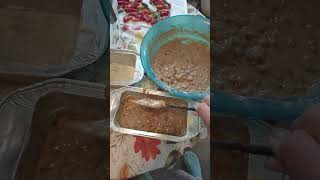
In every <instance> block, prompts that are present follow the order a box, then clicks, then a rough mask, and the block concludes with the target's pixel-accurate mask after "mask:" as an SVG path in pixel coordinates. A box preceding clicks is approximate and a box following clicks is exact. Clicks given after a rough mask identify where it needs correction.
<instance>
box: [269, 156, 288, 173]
mask: <svg viewBox="0 0 320 180" xmlns="http://www.w3.org/2000/svg"><path fill="white" fill-rule="evenodd" d="M265 166H266V167H267V168H268V169H271V170H273V171H277V172H281V173H285V169H284V167H283V166H282V164H281V162H280V161H279V160H277V159H275V158H271V159H269V160H267V162H266V165H265Z"/></svg>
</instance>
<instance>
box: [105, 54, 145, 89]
mask: <svg viewBox="0 0 320 180" xmlns="http://www.w3.org/2000/svg"><path fill="white" fill-rule="evenodd" d="M112 53H114V54H129V55H134V56H135V57H136V59H135V73H134V76H133V78H132V80H131V81H128V82H120V81H110V85H114V86H129V85H132V84H135V83H137V82H139V81H141V79H142V78H143V75H144V69H143V66H142V63H141V59H140V55H139V54H137V53H136V52H135V51H132V50H119V49H111V50H110V56H111V54H112Z"/></svg>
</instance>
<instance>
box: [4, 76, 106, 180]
mask: <svg viewBox="0 0 320 180" xmlns="http://www.w3.org/2000/svg"><path fill="white" fill-rule="evenodd" d="M104 91H105V86H104V85H101V84H95V83H87V82H82V81H74V80H67V79H53V80H48V81H44V82H41V83H38V84H34V85H32V86H29V87H25V88H22V89H18V90H16V91H14V92H12V93H11V94H9V95H7V96H6V97H5V98H4V99H3V100H2V101H1V102H0V142H1V143H0V149H1V151H0V179H2V180H13V179H15V180H20V179H23V180H31V179H44V177H45V176H43V174H40V176H39V173H38V174H37V171H36V169H37V167H39V162H48V168H49V170H50V167H51V162H52V163H54V162H55V163H54V164H53V165H52V166H54V168H52V169H51V170H52V171H54V169H55V168H62V167H63V165H61V164H60V165H59V163H58V161H55V159H59V157H60V156H59V157H56V158H54V157H53V158H52V161H41V157H42V155H41V154H42V153H43V152H44V151H43V150H44V149H43V148H44V146H47V144H46V136H48V137H50V133H51V135H52V133H54V132H55V129H53V131H52V129H51V131H50V128H49V127H50V124H53V123H56V122H57V121H58V120H59V119H61V118H63V119H64V120H63V121H66V122H69V121H71V120H76V121H78V120H79V121H81V122H82V121H85V122H87V121H93V122H95V121H99V120H103V119H105V117H106V116H107V108H108V107H107V106H108V104H107V103H106V101H105V99H104ZM58 124H59V123H58ZM63 127H64V126H63ZM105 127H106V128H105V129H106V134H108V130H109V128H108V127H109V126H108V121H106V126H105ZM66 132H68V131H66ZM71 132H74V131H71ZM71 135H72V136H73V135H79V136H75V137H78V138H79V142H80V144H81V141H84V140H85V142H87V143H88V144H85V145H87V149H85V150H86V152H85V153H84V155H80V154H79V156H77V157H75V156H73V155H70V156H65V157H68V158H75V159H73V160H72V159H71V160H72V161H70V162H71V163H72V162H73V163H78V162H80V164H78V165H77V167H78V168H76V170H75V169H72V168H70V169H68V171H67V172H68V175H72V178H69V179H73V178H76V177H78V179H81V178H83V177H87V176H86V175H88V179H90V177H91V178H94V177H97V175H99V176H100V177H99V178H95V179H105V178H106V177H107V172H108V170H106V168H107V167H106V166H107V165H108V159H107V154H108V149H107V150H106V149H103V147H105V143H108V142H107V140H105V139H104V140H101V139H97V138H95V137H89V135H86V134H82V133H78V132H74V134H73V133H71ZM52 137H55V136H51V138H52ZM68 137H69V136H68ZM68 137H66V138H60V140H66V141H67V139H68ZM107 139H108V138H107ZM68 144H69V145H70V144H71V147H72V146H73V145H74V144H72V143H67V142H66V145H67V146H69V145H68ZM93 146H96V148H95V149H96V151H92V149H93ZM99 147H100V148H101V149H100V148H99ZM79 148H81V147H80V146H79ZM84 148H85V147H84ZM75 149H76V150H77V151H78V150H79V149H77V148H75ZM99 149H100V150H99ZM51 150H52V149H51ZM78 153H80V152H79V151H78ZM75 154H76V153H75ZM92 154H96V155H99V156H100V160H97V159H99V158H97V157H92ZM60 155H61V154H60ZM68 158H67V159H68ZM77 158H79V159H77ZM81 158H84V159H81ZM46 160H50V159H46ZM61 161H63V160H61V157H60V162H61ZM49 162H50V163H49ZM68 162H69V161H68ZM70 162H69V163H70ZM84 162H88V164H86V165H85V166H84V165H83V164H84ZM101 163H105V164H103V165H102V164H101ZM89 164H92V165H93V164H94V166H96V165H98V167H99V168H98V169H95V170H94V171H93V172H91V171H90V172H91V175H92V176H90V172H87V174H86V173H80V172H79V171H81V172H85V171H87V170H86V169H85V167H88V165H89ZM42 165H45V164H41V165H40V166H42ZM44 167H47V166H44ZM69 167H70V166H69ZM81 167H82V168H84V169H82V168H81ZM102 167H103V168H102ZM63 168H65V167H63ZM79 168H80V169H79ZM102 169H103V170H102ZM46 171H48V169H46ZM46 171H45V172H46ZM52 171H49V172H52ZM97 172H98V174H97ZM95 173H96V175H95ZM80 174H82V177H81V178H79V175H80ZM54 177H55V176H54V175H53V176H51V178H54ZM56 177H57V176H56ZM70 177H71V176H70ZM47 179H50V178H47ZM60 179H61V178H60Z"/></svg>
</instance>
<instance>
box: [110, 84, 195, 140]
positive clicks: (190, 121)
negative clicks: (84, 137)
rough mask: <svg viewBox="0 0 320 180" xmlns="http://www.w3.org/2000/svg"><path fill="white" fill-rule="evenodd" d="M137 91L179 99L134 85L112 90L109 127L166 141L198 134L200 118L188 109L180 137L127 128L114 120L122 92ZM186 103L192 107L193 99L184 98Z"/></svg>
mask: <svg viewBox="0 0 320 180" xmlns="http://www.w3.org/2000/svg"><path fill="white" fill-rule="evenodd" d="M127 91H130V92H138V93H145V94H151V95H157V96H164V97H171V98H175V99H179V98H176V97H173V96H171V95H169V94H168V93H166V92H162V91H155V90H147V89H143V88H136V87H123V88H120V89H116V90H113V91H112V92H111V95H110V127H111V128H112V129H113V130H114V131H117V132H120V133H125V134H131V135H137V136H145V137H150V138H155V139H160V140H167V141H173V142H183V141H186V140H188V139H191V138H193V137H195V136H196V135H198V133H199V131H200V118H199V117H198V116H196V115H194V113H193V112H190V111H188V112H187V129H186V134H185V135H184V136H182V137H179V136H172V135H166V134H159V133H153V132H146V131H140V130H134V129H128V128H123V127H121V126H119V125H117V123H116V122H115V118H116V114H117V111H118V109H119V106H120V99H121V96H122V94H123V93H124V92H127ZM186 101H187V103H188V106H190V107H192V106H193V105H194V103H195V102H194V101H191V100H186Z"/></svg>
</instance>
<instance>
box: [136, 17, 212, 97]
mask: <svg viewBox="0 0 320 180" xmlns="http://www.w3.org/2000/svg"><path fill="white" fill-rule="evenodd" d="M177 38H179V39H181V38H182V39H187V40H190V41H196V42H199V43H202V44H205V45H207V46H208V47H210V20H209V19H207V18H205V17H202V16H193V15H180V16H173V17H169V18H166V19H164V20H162V21H160V22H158V23H157V24H155V25H154V26H153V27H152V28H150V29H149V31H148V32H147V33H146V35H145V36H144V38H143V41H142V44H141V49H140V57H141V61H142V65H143V67H144V69H145V72H146V74H147V76H148V77H149V78H150V79H151V80H152V81H153V82H154V83H155V84H156V85H157V86H158V87H160V88H161V89H162V90H164V91H167V92H169V93H170V94H172V95H174V96H177V97H181V98H186V99H193V100H200V99H202V98H204V97H205V96H206V95H208V94H209V92H210V87H208V91H207V92H193V91H192V92H190V91H189V92H187V91H181V90H178V89H175V88H173V87H170V86H169V85H167V84H165V83H164V82H163V81H161V80H160V79H158V77H157V76H156V74H155V73H154V71H153V69H152V66H151V61H152V59H153V57H154V56H155V54H156V52H157V50H158V49H159V48H160V47H161V46H162V45H164V44H166V43H168V42H170V41H172V40H175V39H177Z"/></svg>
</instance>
